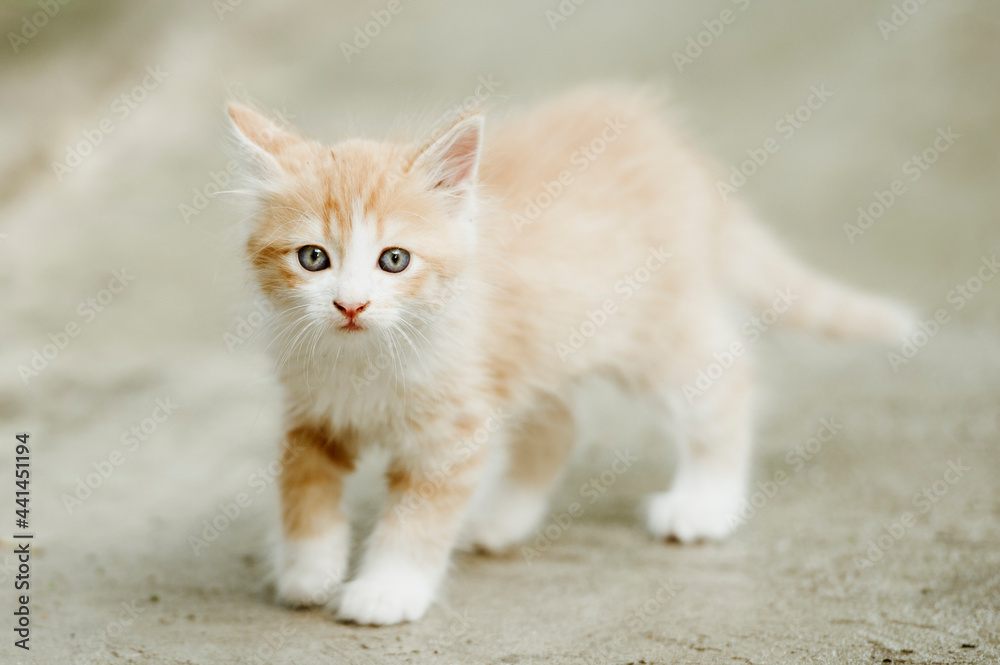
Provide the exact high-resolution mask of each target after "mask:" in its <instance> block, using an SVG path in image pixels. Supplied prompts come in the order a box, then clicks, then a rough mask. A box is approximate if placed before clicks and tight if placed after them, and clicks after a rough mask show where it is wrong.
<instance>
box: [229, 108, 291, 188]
mask: <svg viewBox="0 0 1000 665" xmlns="http://www.w3.org/2000/svg"><path fill="white" fill-rule="evenodd" d="M226 110H227V111H228V112H229V117H230V119H231V120H232V121H233V125H232V126H233V130H234V133H235V134H236V138H237V140H238V141H239V145H240V153H241V157H242V158H243V162H244V165H245V166H246V167H247V168H249V169H250V171H251V173H253V174H254V175H256V176H259V177H263V178H268V177H270V178H274V177H277V176H278V175H280V174H281V173H282V172H283V168H282V166H281V162H282V160H281V155H282V153H283V152H285V151H286V150H288V149H289V148H290V147H291V146H293V145H295V144H296V143H298V142H299V141H300V140H301V139H299V138H298V137H297V136H295V135H294V134H291V133H289V132H286V131H284V130H283V129H281V128H280V127H279V126H278V125H276V124H275V123H274V122H272V121H271V120H269V119H267V118H266V117H264V116H263V115H261V114H260V113H258V112H256V111H254V110H253V109H251V108H250V107H248V106H244V105H243V104H240V103H237V102H229V104H227V105H226Z"/></svg>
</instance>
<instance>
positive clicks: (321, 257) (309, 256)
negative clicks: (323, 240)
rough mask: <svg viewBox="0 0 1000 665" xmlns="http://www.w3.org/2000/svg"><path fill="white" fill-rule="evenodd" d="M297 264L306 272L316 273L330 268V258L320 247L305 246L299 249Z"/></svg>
mask: <svg viewBox="0 0 1000 665" xmlns="http://www.w3.org/2000/svg"><path fill="white" fill-rule="evenodd" d="M299 263H301V264H302V267H303V268H305V269H306V270H311V271H313V272H316V271H317V270H325V269H327V268H329V267H330V257H328V256H327V255H326V252H325V251H323V248H322V247H317V246H316V245H306V246H305V247H300V248H299Z"/></svg>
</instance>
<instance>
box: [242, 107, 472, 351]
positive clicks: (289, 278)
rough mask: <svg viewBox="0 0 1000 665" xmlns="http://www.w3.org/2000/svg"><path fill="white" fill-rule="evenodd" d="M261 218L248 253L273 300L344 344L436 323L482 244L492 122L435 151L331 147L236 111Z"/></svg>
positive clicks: (432, 145)
mask: <svg viewBox="0 0 1000 665" xmlns="http://www.w3.org/2000/svg"><path fill="white" fill-rule="evenodd" d="M229 116H230V117H231V118H232V121H233V126H234V128H235V130H236V135H237V138H238V142H239V144H240V148H241V149H240V152H241V154H242V156H243V161H244V163H245V166H246V168H247V172H248V174H249V175H250V182H251V184H250V189H251V191H252V194H253V195H254V198H255V199H256V214H255V215H254V217H253V218H252V219H251V221H250V234H249V240H248V242H247V252H248V256H249V259H250V264H251V267H252V269H253V272H254V274H255V276H256V278H257V282H258V284H259V285H260V287H261V288H262V289H263V291H264V292H265V293H266V294H267V295H268V296H269V297H270V298H271V299H272V300H273V301H274V302H275V304H276V305H277V306H278V307H279V308H281V309H283V310H284V311H285V312H287V313H290V314H293V315H294V316H295V319H296V320H301V321H304V322H306V323H310V324H313V325H314V326H316V327H318V328H325V329H329V331H330V332H331V333H332V334H334V335H338V336H367V335H370V334H372V332H376V333H377V332H382V331H387V330H392V329H393V328H400V329H405V326H406V324H407V323H409V324H410V325H418V324H420V323H422V322H427V321H428V320H430V319H431V317H433V316H435V315H436V313H437V312H439V311H440V310H441V306H440V303H443V302H448V301H449V300H450V298H449V297H448V294H449V293H450V292H451V291H452V290H454V288H455V282H456V281H457V280H460V279H461V276H462V273H463V272H464V270H465V268H466V266H467V264H468V262H469V261H470V260H471V259H472V258H473V254H474V252H473V249H474V246H475V225H474V223H473V221H472V217H473V215H474V213H475V182H476V171H477V165H478V161H479V148H480V144H481V138H482V127H483V120H482V117H481V116H478V115H477V116H471V117H466V118H463V119H460V120H459V121H457V122H456V123H455V124H454V125H453V126H452V127H451V128H450V129H448V130H447V131H446V132H444V133H443V134H441V135H440V136H438V137H436V138H435V139H433V140H431V141H428V142H426V143H423V144H397V143H377V142H373V141H364V140H350V141H345V142H342V143H338V144H335V145H333V146H325V145H321V144H319V143H317V142H315V141H310V140H308V139H304V138H301V137H299V136H297V135H295V134H292V133H291V132H288V131H285V130H283V129H281V128H279V127H278V126H277V125H275V124H274V123H273V122H271V121H270V120H268V119H267V118H265V117H264V116H262V115H260V114H258V113H256V112H255V111H253V110H251V109H249V108H247V107H245V106H242V105H239V104H230V105H229Z"/></svg>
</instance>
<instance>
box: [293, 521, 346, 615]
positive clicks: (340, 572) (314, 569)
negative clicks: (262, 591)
mask: <svg viewBox="0 0 1000 665" xmlns="http://www.w3.org/2000/svg"><path fill="white" fill-rule="evenodd" d="M349 547H350V528H349V527H348V525H347V524H342V525H338V526H337V528H335V529H334V530H332V531H330V533H328V534H326V535H324V536H322V537H320V538H314V539H310V540H298V541H296V540H288V539H284V538H283V539H282V540H281V541H280V542H279V544H278V552H277V560H276V564H277V565H276V568H277V570H276V575H277V587H278V600H279V601H281V602H282V603H284V604H286V605H291V606H293V607H313V606H316V605H325V604H326V603H328V602H329V601H330V600H331V599H332V598H333V597H334V595H335V594H336V592H337V591H338V589H339V588H340V586H341V582H342V581H343V579H344V576H345V575H346V573H347V556H348V553H349Z"/></svg>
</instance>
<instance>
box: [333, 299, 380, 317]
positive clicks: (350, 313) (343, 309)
mask: <svg viewBox="0 0 1000 665" xmlns="http://www.w3.org/2000/svg"><path fill="white" fill-rule="evenodd" d="M369 302H371V301H369ZM333 306H334V307H336V308H337V309H338V310H339V311H340V313H341V314H343V315H344V316H346V317H347V318H348V319H352V320H353V319H354V317H355V316H357V315H358V314H360V313H361V312H363V311H364V310H365V307H368V303H367V302H366V303H339V302H337V301H336V300H334V301H333Z"/></svg>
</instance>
